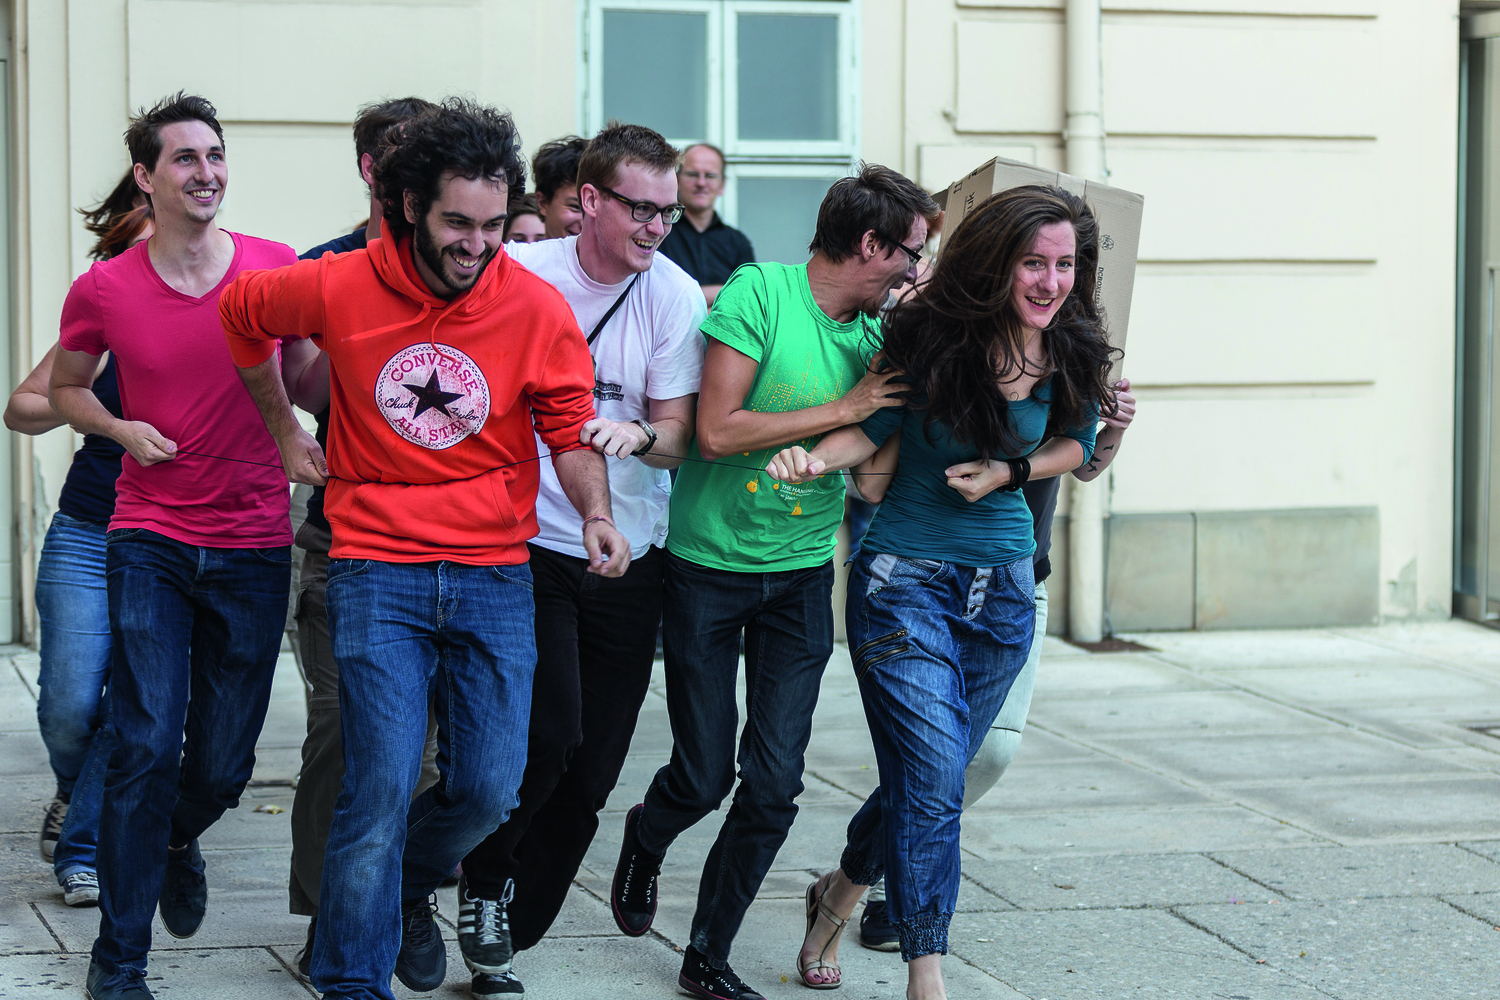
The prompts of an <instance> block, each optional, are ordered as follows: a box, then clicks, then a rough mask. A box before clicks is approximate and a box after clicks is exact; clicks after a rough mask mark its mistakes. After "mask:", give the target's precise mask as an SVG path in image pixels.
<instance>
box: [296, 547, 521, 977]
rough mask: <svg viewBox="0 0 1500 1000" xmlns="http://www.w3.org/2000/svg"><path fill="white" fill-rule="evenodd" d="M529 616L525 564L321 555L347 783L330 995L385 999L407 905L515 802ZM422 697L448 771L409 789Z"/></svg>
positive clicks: (322, 962)
mask: <svg viewBox="0 0 1500 1000" xmlns="http://www.w3.org/2000/svg"><path fill="white" fill-rule="evenodd" d="M534 615H535V608H534V606H533V604H532V597H531V570H530V569H529V568H528V567H527V566H526V565H525V564H521V565H519V566H467V565H463V564H460V563H452V562H436V563H414V564H404V563H385V562H376V561H373V560H367V559H366V560H355V559H335V560H333V561H332V562H331V563H330V564H329V567H328V624H329V627H330V632H331V637H332V641H333V653H334V656H335V657H336V658H337V660H338V666H339V709H340V712H341V713H342V716H343V745H344V779H343V785H342V788H341V790H340V792H339V797H338V803H337V805H336V806H335V807H334V814H333V825H332V828H331V829H330V830H329V832H328V850H327V853H326V855H325V856H324V859H323V886H322V890H321V893H320V899H319V901H318V934H317V942H316V944H315V946H314V949H313V958H312V981H313V985H314V986H315V987H316V988H317V989H318V991H319V992H320V993H323V994H324V995H325V996H326V997H329V998H333V997H340V998H352V1000H375V998H379V1000H391V985H390V980H391V972H392V970H394V969H395V966H396V953H397V951H398V950H399V948H400V945H401V922H400V904H401V902H402V900H417V899H423V898H425V897H426V896H427V895H428V894H429V893H431V892H432V891H433V890H435V889H436V888H437V887H438V885H439V884H440V883H441V882H442V881H443V879H445V878H446V877H447V876H448V875H449V873H450V872H452V871H453V866H454V865H456V864H457V863H458V862H459V860H460V859H462V858H463V856H464V855H466V854H468V853H469V851H471V850H473V848H474V845H476V844H478V843H479V842H480V841H481V840H483V839H484V838H485V836H487V835H488V834H489V833H490V832H491V831H493V830H494V829H495V828H496V827H498V826H499V825H500V824H501V823H503V822H505V819H506V817H507V816H508V815H509V813H510V810H511V809H513V808H515V805H516V790H517V788H518V786H519V785H520V783H521V774H522V771H523V769H524V768H525V766H526V728H527V716H528V714H529V712H530V708H531V679H532V672H533V670H534V669H535V667H536V645H535V639H534V632H533V618H534ZM429 691H431V692H432V693H433V695H434V697H435V703H436V712H437V719H438V771H439V773H440V774H441V779H440V780H439V781H438V783H437V784H436V785H435V786H433V787H432V788H429V789H428V790H427V791H425V792H423V793H422V794H421V795H418V796H417V797H416V798H412V792H413V790H414V789H415V788H416V785H417V781H418V775H419V773H420V771H421V765H422V745H423V743H424V741H425V738H426V731H427V706H428V693H429ZM398 887H399V888H398Z"/></svg>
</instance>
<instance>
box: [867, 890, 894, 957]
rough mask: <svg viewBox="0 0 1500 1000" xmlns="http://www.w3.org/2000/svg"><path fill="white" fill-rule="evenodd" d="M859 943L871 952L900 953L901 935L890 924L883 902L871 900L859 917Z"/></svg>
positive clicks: (881, 900)
mask: <svg viewBox="0 0 1500 1000" xmlns="http://www.w3.org/2000/svg"><path fill="white" fill-rule="evenodd" d="M859 943H860V944H862V945H864V946H865V947H866V948H869V949H870V950H871V951H900V950H901V935H900V934H897V933H896V928H895V926H893V925H892V924H891V916H890V914H889V913H888V912H886V908H885V900H883V899H872V900H870V901H869V902H868V903H866V904H865V912H864V913H862V914H860V916H859Z"/></svg>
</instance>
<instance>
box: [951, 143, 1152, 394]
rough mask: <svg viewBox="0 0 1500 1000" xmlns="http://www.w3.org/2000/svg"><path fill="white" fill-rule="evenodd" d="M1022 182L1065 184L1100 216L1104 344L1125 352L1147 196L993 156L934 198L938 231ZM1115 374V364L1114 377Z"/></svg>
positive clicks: (1099, 295)
mask: <svg viewBox="0 0 1500 1000" xmlns="http://www.w3.org/2000/svg"><path fill="white" fill-rule="evenodd" d="M1024 184H1051V185H1055V186H1057V187H1060V188H1064V189H1066V190H1068V191H1072V192H1073V193H1074V194H1077V195H1079V196H1080V197H1082V198H1083V200H1084V201H1086V202H1088V205H1089V208H1091V209H1093V211H1094V217H1095V218H1096V219H1098V220H1099V284H1098V289H1097V301H1098V303H1099V305H1100V307H1101V308H1102V309H1103V310H1104V319H1105V323H1106V324H1107V326H1108V329H1109V342H1110V343H1111V344H1113V345H1114V346H1116V347H1118V348H1120V349H1121V350H1124V348H1125V334H1126V332H1127V331H1128V330H1129V328H1130V299H1131V296H1132V295H1133V293H1134V292H1135V265H1136V257H1137V255H1138V253H1139V251H1140V245H1141V214H1142V212H1143V211H1144V209H1145V205H1146V199H1145V198H1143V197H1141V196H1140V195H1138V194H1136V193H1135V192H1133V191H1126V190H1124V189H1123V188H1117V187H1110V186H1109V185H1108V184H1101V183H1099V182H1098V181H1086V180H1084V179H1083V178H1081V177H1074V176H1073V175H1072V174H1064V173H1059V172H1058V171H1056V170H1044V169H1043V168H1041V167H1036V166H1032V165H1031V164H1030V163H1021V162H1019V161H1016V160H1007V159H1003V158H1001V157H996V158H995V159H993V160H990V161H989V162H988V163H986V164H984V165H983V166H981V167H980V168H979V169H977V170H973V171H971V172H970V173H969V174H968V175H967V176H965V177H962V178H960V179H959V180H956V181H954V182H953V183H952V184H950V185H948V187H947V189H946V190H944V191H939V192H938V193H937V194H936V195H935V196H934V197H935V198H936V199H937V203H938V204H939V205H940V206H942V208H943V209H944V211H946V212H947V213H948V214H947V217H946V218H945V219H944V220H943V232H945V233H951V232H953V231H954V230H955V229H957V228H958V224H959V223H960V222H962V221H963V220H964V216H965V215H967V214H968V213H969V212H971V211H973V209H974V206H976V205H978V204H979V203H980V202H982V201H984V199H986V198H988V197H989V196H990V195H992V194H996V193H998V192H1000V191H1006V190H1009V189H1010V188H1013V187H1021V186H1022V185H1024ZM1119 373H1120V366H1119V365H1118V364H1117V365H1116V366H1115V372H1114V374H1115V377H1118V376H1119Z"/></svg>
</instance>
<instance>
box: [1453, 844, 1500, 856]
mask: <svg viewBox="0 0 1500 1000" xmlns="http://www.w3.org/2000/svg"><path fill="white" fill-rule="evenodd" d="M1458 846H1459V847H1462V848H1463V849H1464V850H1466V851H1473V852H1474V853H1475V854H1482V855H1484V856H1485V857H1487V858H1489V859H1490V860H1491V861H1500V840H1466V841H1462V842H1461V843H1459V845H1458Z"/></svg>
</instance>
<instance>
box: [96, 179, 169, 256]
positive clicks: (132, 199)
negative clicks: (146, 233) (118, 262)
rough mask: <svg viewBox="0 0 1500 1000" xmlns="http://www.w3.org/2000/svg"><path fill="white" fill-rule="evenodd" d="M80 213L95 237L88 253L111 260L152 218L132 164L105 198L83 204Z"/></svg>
mask: <svg viewBox="0 0 1500 1000" xmlns="http://www.w3.org/2000/svg"><path fill="white" fill-rule="evenodd" d="M78 214H79V215H81V216H83V228H84V229H87V230H88V231H89V232H90V233H91V234H93V236H94V237H96V239H95V241H94V245H93V246H92V247H90V248H89V256H90V257H92V258H94V259H95V260H109V259H110V258H111V257H118V256H119V255H120V254H122V253H124V252H125V251H126V250H129V249H130V245H131V244H132V243H134V242H135V241H136V238H137V237H139V236H140V235H141V231H142V230H143V229H145V228H146V223H148V222H150V221H151V203H150V202H149V201H147V200H146V192H144V191H142V190H141V189H140V186H139V185H137V184H136V182H135V170H134V168H132V169H130V170H127V171H125V176H124V177H122V178H120V183H118V184H116V185H115V189H114V190H113V191H111V192H110V193H109V194H108V195H107V196H106V197H105V199H104V200H103V201H101V202H100V203H99V204H97V205H94V206H93V207H91V208H80V209H79V210H78Z"/></svg>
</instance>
